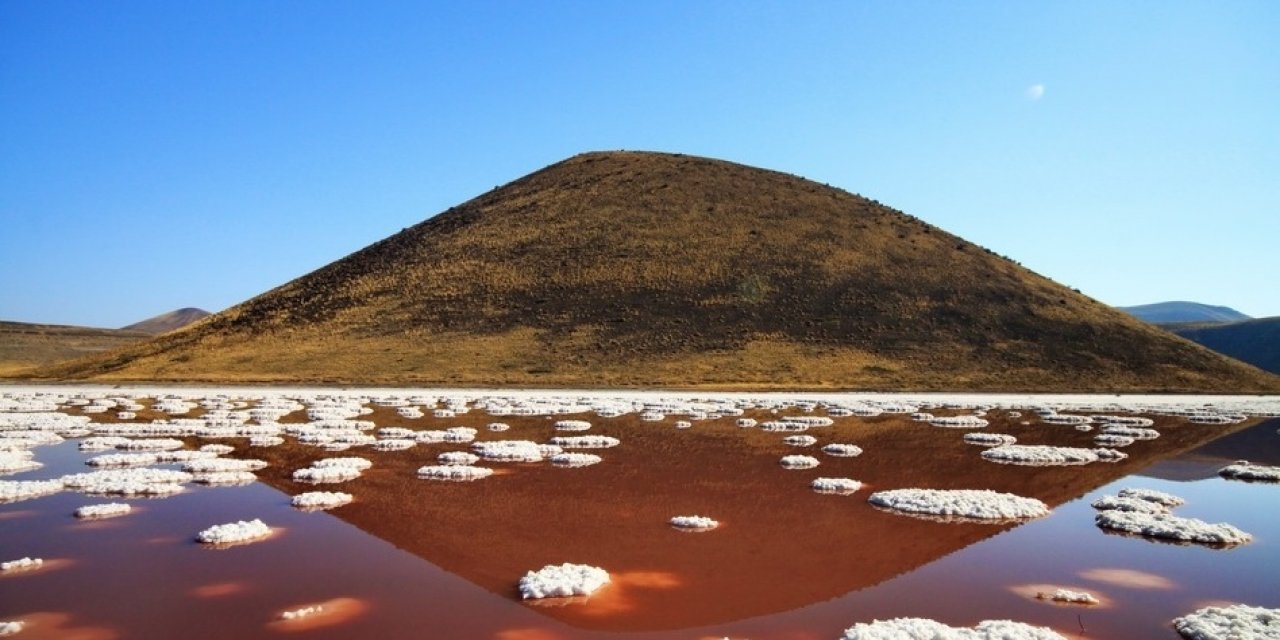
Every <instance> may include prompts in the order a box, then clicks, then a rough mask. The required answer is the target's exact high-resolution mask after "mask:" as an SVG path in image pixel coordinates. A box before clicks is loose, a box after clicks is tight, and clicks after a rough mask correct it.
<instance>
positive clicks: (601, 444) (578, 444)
mask: <svg viewBox="0 0 1280 640" xmlns="http://www.w3.org/2000/svg"><path fill="white" fill-rule="evenodd" d="M551 444H554V445H556V446H557V447H564V448H565V449H608V448H610V447H616V446H618V445H619V444H621V441H620V440H618V439H617V438H614V437H611V436H556V437H554V438H552V439H551Z"/></svg>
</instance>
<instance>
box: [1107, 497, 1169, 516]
mask: <svg viewBox="0 0 1280 640" xmlns="http://www.w3.org/2000/svg"><path fill="white" fill-rule="evenodd" d="M1092 506H1093V508H1094V509H1099V510H1102V511H1106V510H1115V511H1133V512H1136V513H1169V507H1167V506H1165V505H1163V504H1160V503H1159V502H1152V501H1150V500H1143V499H1141V498H1127V497H1124V496H1102V497H1100V498H1098V499H1097V500H1094V501H1093V505H1092Z"/></svg>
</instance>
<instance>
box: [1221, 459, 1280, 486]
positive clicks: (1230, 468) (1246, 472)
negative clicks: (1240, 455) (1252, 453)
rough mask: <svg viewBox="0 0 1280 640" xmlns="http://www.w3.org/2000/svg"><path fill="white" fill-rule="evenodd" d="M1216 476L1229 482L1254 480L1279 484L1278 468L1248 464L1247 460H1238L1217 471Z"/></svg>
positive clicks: (1279, 473)
mask: <svg viewBox="0 0 1280 640" xmlns="http://www.w3.org/2000/svg"><path fill="white" fill-rule="evenodd" d="M1218 475H1220V476H1222V477H1224V478H1228V479H1230V480H1254V481H1259V482H1280V467H1269V466H1266V465H1261V464H1249V461H1247V460H1238V461H1236V462H1234V463H1232V464H1229V465H1227V466H1225V467H1223V468H1221V469H1219V470H1218Z"/></svg>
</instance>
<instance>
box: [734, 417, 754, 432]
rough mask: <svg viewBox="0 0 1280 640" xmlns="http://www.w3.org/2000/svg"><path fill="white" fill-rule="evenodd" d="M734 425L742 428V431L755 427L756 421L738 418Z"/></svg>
mask: <svg viewBox="0 0 1280 640" xmlns="http://www.w3.org/2000/svg"><path fill="white" fill-rule="evenodd" d="M736 423H737V425H738V426H739V427H742V428H743V429H750V428H751V427H754V426H756V421H755V420H752V419H751V418H738V420H737V422H736Z"/></svg>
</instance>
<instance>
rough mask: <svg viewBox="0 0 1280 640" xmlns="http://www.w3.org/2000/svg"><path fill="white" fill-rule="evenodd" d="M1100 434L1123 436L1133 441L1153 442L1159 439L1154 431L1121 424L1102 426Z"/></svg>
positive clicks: (1157, 433)
mask: <svg viewBox="0 0 1280 640" xmlns="http://www.w3.org/2000/svg"><path fill="white" fill-rule="evenodd" d="M1102 433H1103V434H1105V435H1113V436H1124V437H1126V438H1133V439H1134V440H1155V439H1156V438H1159V437H1160V432H1159V431H1156V430H1155V429H1142V428H1139V427H1130V426H1127V425H1123V424H1107V425H1103V426H1102Z"/></svg>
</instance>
